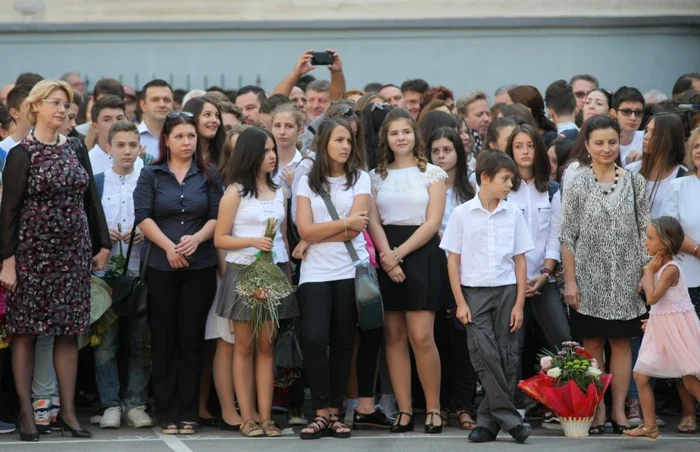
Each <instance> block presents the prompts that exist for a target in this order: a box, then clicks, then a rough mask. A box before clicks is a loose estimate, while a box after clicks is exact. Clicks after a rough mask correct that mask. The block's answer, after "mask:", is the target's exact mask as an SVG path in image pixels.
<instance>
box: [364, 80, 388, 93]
mask: <svg viewBox="0 0 700 452" xmlns="http://www.w3.org/2000/svg"><path fill="white" fill-rule="evenodd" d="M382 86H384V85H382V84H381V83H379V82H371V83H368V84H366V85H365V88H364V89H363V91H364V92H366V93H377V92H379V90H380V89H381V87H382Z"/></svg>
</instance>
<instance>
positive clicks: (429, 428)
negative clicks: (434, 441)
mask: <svg viewBox="0 0 700 452" xmlns="http://www.w3.org/2000/svg"><path fill="white" fill-rule="evenodd" d="M435 416H437V417H439V418H440V425H435ZM428 419H430V422H429V423H427V424H425V433H428V434H435V433H442V416H440V413H439V412H437V411H431V412H429V413H427V416H426V419H425V420H426V421H427V420H428Z"/></svg>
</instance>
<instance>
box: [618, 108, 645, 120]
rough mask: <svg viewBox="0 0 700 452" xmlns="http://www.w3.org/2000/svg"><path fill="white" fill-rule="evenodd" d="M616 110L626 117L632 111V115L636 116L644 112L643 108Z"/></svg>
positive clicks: (630, 114) (638, 116)
mask: <svg viewBox="0 0 700 452" xmlns="http://www.w3.org/2000/svg"><path fill="white" fill-rule="evenodd" d="M617 111H619V112H620V114H621V115H622V116H624V117H626V118H627V117H629V116H632V113H634V116H635V117H636V118H640V117H641V116H642V113H644V110H632V109H631V108H623V109H622V110H617Z"/></svg>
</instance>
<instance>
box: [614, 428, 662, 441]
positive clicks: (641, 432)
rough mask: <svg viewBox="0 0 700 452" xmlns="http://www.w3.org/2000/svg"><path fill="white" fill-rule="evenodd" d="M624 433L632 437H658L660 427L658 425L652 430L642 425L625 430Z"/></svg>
mask: <svg viewBox="0 0 700 452" xmlns="http://www.w3.org/2000/svg"><path fill="white" fill-rule="evenodd" d="M622 434H623V435H625V436H629V437H632V438H649V439H656V438H658V437H659V428H658V427H656V428H654V430H650V429H648V428H646V427H644V426H643V425H640V426H639V427H637V428H635V429H632V430H625V431H623V432H622Z"/></svg>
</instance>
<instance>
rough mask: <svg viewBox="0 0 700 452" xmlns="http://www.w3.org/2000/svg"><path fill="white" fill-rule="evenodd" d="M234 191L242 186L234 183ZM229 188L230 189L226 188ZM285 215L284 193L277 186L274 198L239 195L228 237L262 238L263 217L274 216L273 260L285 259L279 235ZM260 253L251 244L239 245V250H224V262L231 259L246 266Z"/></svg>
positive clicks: (281, 238)
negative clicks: (247, 245)
mask: <svg viewBox="0 0 700 452" xmlns="http://www.w3.org/2000/svg"><path fill="white" fill-rule="evenodd" d="M236 187H237V188H238V190H241V189H242V187H241V186H239V185H237V186H236ZM229 190H231V188H230V187H229ZM285 215H286V202H285V199H284V192H283V191H282V189H281V188H278V189H277V191H276V193H275V199H271V200H269V201H261V200H259V199H257V198H255V197H254V196H253V195H252V194H251V195H248V196H245V197H241V203H240V204H239V205H238V211H236V218H235V219H234V220H233V226H232V227H231V236H233V237H263V236H265V229H266V227H267V219H268V218H275V219H277V232H276V234H275V238H274V239H273V241H272V243H273V244H272V255H273V261H274V262H275V263H280V262H288V261H289V256H288V255H287V247H286V246H285V244H284V238H283V237H282V232H281V226H282V223H283V222H284V219H285ZM259 252H260V250H259V249H257V248H255V247H249V248H243V249H240V250H231V251H229V252H228V253H226V262H231V263H235V264H241V265H249V264H252V263H253V262H255V259H256V257H255V256H256V255H257V254H258V253H259Z"/></svg>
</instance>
